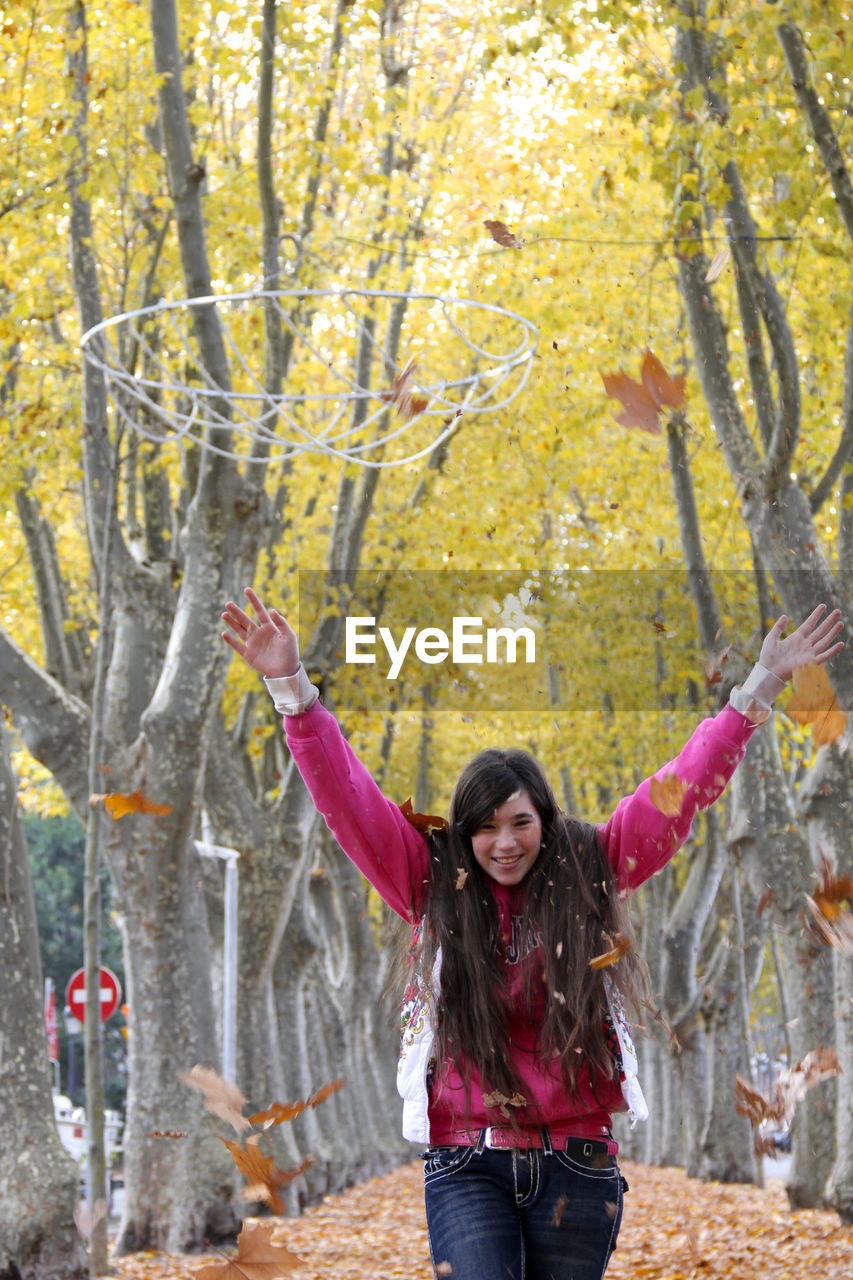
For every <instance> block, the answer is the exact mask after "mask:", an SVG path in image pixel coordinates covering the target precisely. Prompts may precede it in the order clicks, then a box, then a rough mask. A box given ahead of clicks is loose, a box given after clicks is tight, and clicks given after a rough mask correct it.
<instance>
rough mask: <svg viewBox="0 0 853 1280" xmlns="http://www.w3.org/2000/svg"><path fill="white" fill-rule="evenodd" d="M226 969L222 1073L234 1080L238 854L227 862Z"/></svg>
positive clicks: (226, 1078)
mask: <svg viewBox="0 0 853 1280" xmlns="http://www.w3.org/2000/svg"><path fill="white" fill-rule="evenodd" d="M222 950H223V956H222V964H223V972H222V1076H223V1078H224V1079H225V1080H233V1079H234V1074H235V1071H236V1067H237V857H236V855H235V856H234V857H230V858H228V860H227V861H226V863H225V926H224V937H223V945H222Z"/></svg>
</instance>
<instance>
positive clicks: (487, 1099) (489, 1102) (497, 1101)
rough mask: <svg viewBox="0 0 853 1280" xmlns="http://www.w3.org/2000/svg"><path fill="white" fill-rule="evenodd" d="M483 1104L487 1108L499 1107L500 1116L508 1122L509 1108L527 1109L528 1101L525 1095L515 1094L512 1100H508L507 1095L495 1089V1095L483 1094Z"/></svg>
mask: <svg viewBox="0 0 853 1280" xmlns="http://www.w3.org/2000/svg"><path fill="white" fill-rule="evenodd" d="M483 1103H484V1105H485V1106H487V1107H497V1109H498V1111H499V1112H500V1114H501V1115H502V1116H503V1117H504V1118H505V1119H507V1120H508V1119H509V1112H508V1111H507V1107H526V1106H527V1099H526V1098H525V1096H524V1094H523V1093H514V1094H513V1095H512V1097H511V1098H508V1097H507V1096H506V1094H505V1093H500V1092H499V1090H497V1089H495V1091H494V1093H484V1094H483Z"/></svg>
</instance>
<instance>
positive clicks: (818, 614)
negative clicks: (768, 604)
mask: <svg viewBox="0 0 853 1280" xmlns="http://www.w3.org/2000/svg"><path fill="white" fill-rule="evenodd" d="M825 610H826V605H825V604H819V605H818V607H817V608H816V609H815V610H813V612H812V613H810V614H809V616H808V617H807V618H806V619H805V621H804V622H801V623H800V625H799V626H798V627H797V629H796V631H792V632H791V634H790V635H789V636H785V637H784V639H783V637H782V632H783V631H784V630H785V628H786V626H787V625H788V618H787V615H786V614H784V613H783V614H782V616H781V618H779V619H778V620H777V621H776V622H774V624H773V626H772V627H771V629H770V631H768V633H767V635H766V636H765V637H764V643H763V644H762V646H761V653H760V654H759V655H758V661H759V662H760V663H761V665H762V666H764V667H767V668H768V670H769V671H772V672H773V674H774V675H777V676H778V677H779V679H780V680H790V678H791V676H792V674H793V673H794V671H796V669H797V668H798V667H806V666H808V665H809V663H810V662H818V663H820V662H826V660H827V658H831V657H832V656H833V654H835V653H838V650H839V649H843V648H844V641H843V640H838V641H836V640H835V637H836V636H837V635H838V633H839V631H840V630H841V628H842V627H843V626H844V623H843V622H842V621H841V612H840V610H839V609H833V610H832V612H831V613H828V614H827V615H826V617H825V618H824V617H823V616H822V615H823V613H824V612H825ZM833 642H834V643H833Z"/></svg>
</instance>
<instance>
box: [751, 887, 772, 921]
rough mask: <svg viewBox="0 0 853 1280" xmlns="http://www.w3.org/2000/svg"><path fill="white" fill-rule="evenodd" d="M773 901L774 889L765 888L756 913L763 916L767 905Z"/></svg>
mask: <svg viewBox="0 0 853 1280" xmlns="http://www.w3.org/2000/svg"><path fill="white" fill-rule="evenodd" d="M772 901H773V890H772V889H765V890H764V892H763V893H762V895H761V897H760V898H759V899H758V906H757V907H756V908H755V914H756V915H757V916H761V914H762V912H763V911H764V909H765V907H767V906H769V904H770V903H771V902H772Z"/></svg>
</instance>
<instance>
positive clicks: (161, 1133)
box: [148, 1129, 190, 1138]
mask: <svg viewBox="0 0 853 1280" xmlns="http://www.w3.org/2000/svg"><path fill="white" fill-rule="evenodd" d="M189 1136H190V1135H189V1131H188V1130H187V1129H152V1130H151V1132H150V1133H149V1134H148V1137H149V1138H188V1137H189Z"/></svg>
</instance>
